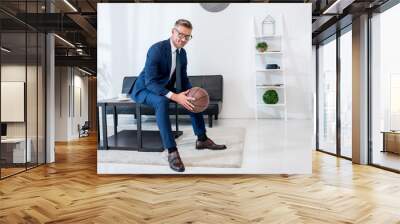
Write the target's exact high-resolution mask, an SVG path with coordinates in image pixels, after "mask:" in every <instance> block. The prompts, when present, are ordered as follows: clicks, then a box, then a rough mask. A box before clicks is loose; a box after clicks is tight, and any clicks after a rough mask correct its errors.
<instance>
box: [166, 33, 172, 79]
mask: <svg viewBox="0 0 400 224" xmlns="http://www.w3.org/2000/svg"><path fill="white" fill-rule="evenodd" d="M165 45H166V46H165V49H166V51H167V52H166V57H165V58H166V59H167V65H168V66H167V67H168V71H167V74H168V75H169V72H170V71H171V66H172V65H171V62H172V53H171V44H170V42H169V39H167V40H166V41H165ZM168 77H169V76H168Z"/></svg>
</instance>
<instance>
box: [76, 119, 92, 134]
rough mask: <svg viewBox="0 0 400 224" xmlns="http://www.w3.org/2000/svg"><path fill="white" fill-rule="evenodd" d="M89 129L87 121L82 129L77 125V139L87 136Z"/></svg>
mask: <svg viewBox="0 0 400 224" xmlns="http://www.w3.org/2000/svg"><path fill="white" fill-rule="evenodd" d="M89 129H90V125H89V121H85V123H84V124H83V125H82V127H81V126H80V125H79V124H78V133H79V138H80V137H87V136H89Z"/></svg>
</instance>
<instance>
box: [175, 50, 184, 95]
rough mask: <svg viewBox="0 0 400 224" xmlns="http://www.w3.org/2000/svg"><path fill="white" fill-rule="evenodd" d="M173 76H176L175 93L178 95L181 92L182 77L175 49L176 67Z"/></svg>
mask: <svg viewBox="0 0 400 224" xmlns="http://www.w3.org/2000/svg"><path fill="white" fill-rule="evenodd" d="M175 75H176V82H175V86H176V91H177V93H180V92H181V91H182V77H181V60H180V53H179V50H178V49H176V67H175Z"/></svg>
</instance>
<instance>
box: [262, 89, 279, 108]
mask: <svg viewBox="0 0 400 224" xmlns="http://www.w3.org/2000/svg"><path fill="white" fill-rule="evenodd" d="M263 101H264V103H265V104H276V103H278V101H279V97H278V93H277V92H276V91H275V90H273V89H270V90H267V91H265V93H264V94H263Z"/></svg>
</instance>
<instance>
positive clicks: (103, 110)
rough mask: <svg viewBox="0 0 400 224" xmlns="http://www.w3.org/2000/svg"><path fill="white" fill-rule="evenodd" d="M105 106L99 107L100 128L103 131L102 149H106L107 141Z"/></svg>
mask: <svg viewBox="0 0 400 224" xmlns="http://www.w3.org/2000/svg"><path fill="white" fill-rule="evenodd" d="M106 108H107V106H106V104H103V105H102V106H101V121H102V122H101V126H102V131H103V149H106V150H107V149H108V139H107V113H106Z"/></svg>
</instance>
